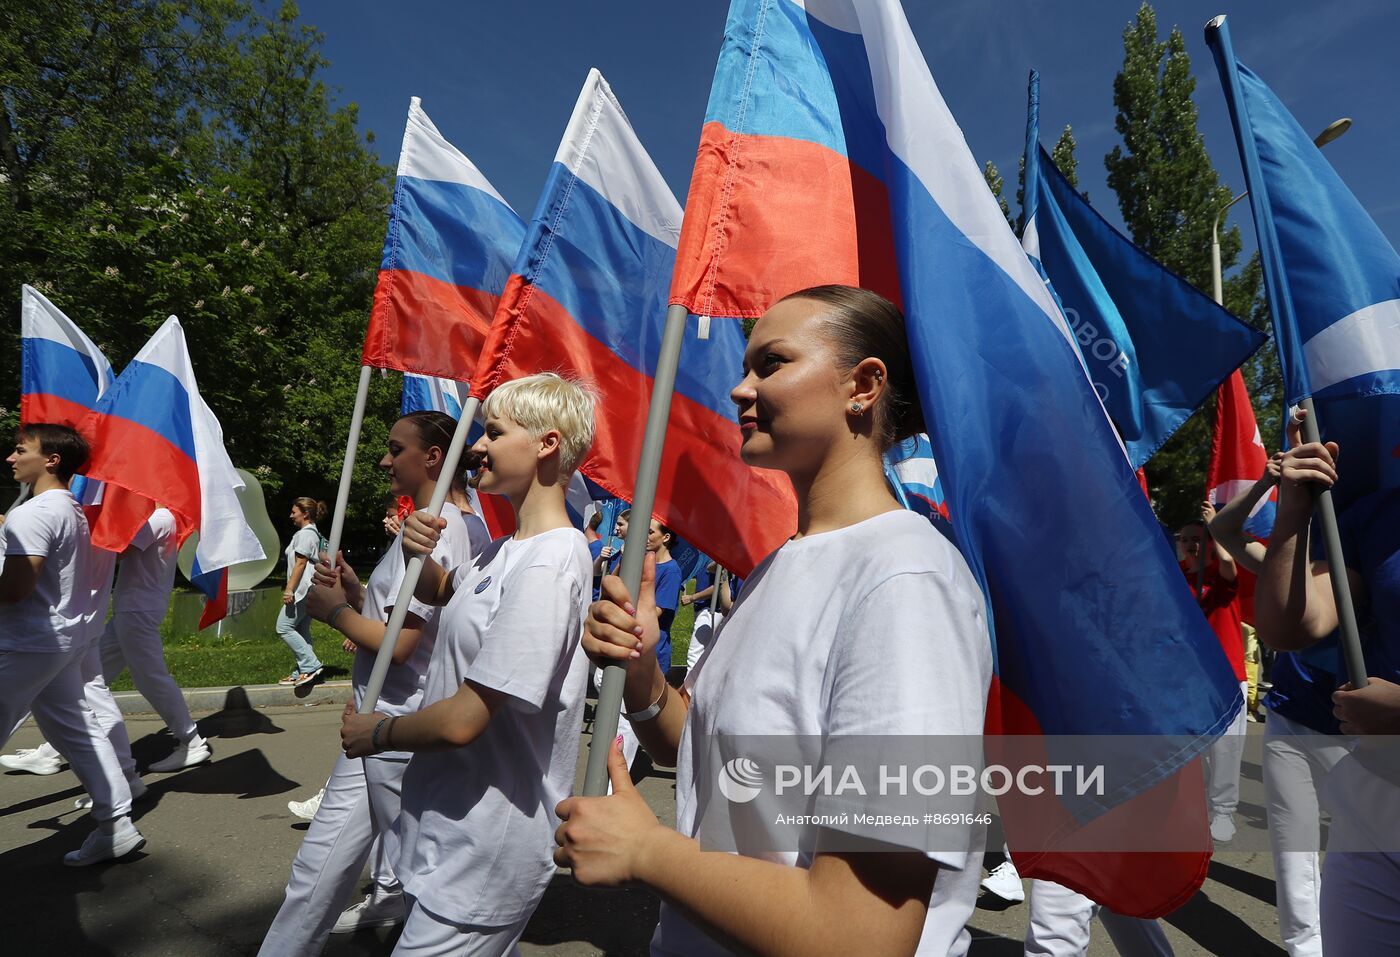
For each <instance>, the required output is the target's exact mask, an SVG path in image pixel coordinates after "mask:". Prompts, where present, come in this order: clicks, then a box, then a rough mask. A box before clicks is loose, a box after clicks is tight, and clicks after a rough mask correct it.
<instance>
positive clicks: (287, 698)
mask: <svg viewBox="0 0 1400 957" xmlns="http://www.w3.org/2000/svg"><path fill="white" fill-rule="evenodd" d="M180 690H181V692H182V693H183V694H184V696H185V704H186V706H188V707H189V709H190V711H234V710H241V709H248V708H294V707H310V706H312V705H324V704H335V705H343V704H344V703H345V701H346V700H347V699H348V698H349V697H350V682H349V681H317V682H314V683H312V684H311V685H309V686H303V687H301V688H293V687H292V686H290V685H235V686H233V687H231V688H181V689H180ZM112 697H113V698H115V699H116V701H117V707H118V708H120V709H121V712H122V714H154V713H155V708H153V707H151V703H150V702H149V701H147V700H146V699H145V697H143V696H142V694H141V693H140V692H139V691H118V692H113V694H112Z"/></svg>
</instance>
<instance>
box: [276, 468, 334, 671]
mask: <svg viewBox="0 0 1400 957" xmlns="http://www.w3.org/2000/svg"><path fill="white" fill-rule="evenodd" d="M325 517H326V503H325V502H318V501H317V500H316V499H314V498H308V497H306V496H302V497H301V498H298V499H296V500H294V501H293V502H292V512H291V515H290V518H291V520H292V524H293V525H294V526H296V532H295V533H293V535H292V540H291V541H290V542H288V543H287V549H286V552H285V554H286V556H287V587H286V588H284V589H282V609H281V611H279V612H278V613H277V637H279V638H281V639H282V640H283V641H285V642H286V643H287V647H289V648H291V649H292V654H293V655H295V656H296V667H295V668H293V669H292V673H291V674H289V675H287V677H285V678H283V679H282V680H281V681H280V682H278V683H279V684H284V685H292V686H294V687H298V688H300V687H301V686H302V685H304V684H307V683H308V682H311V681H315V680H316V679H317V678H319V677H320V676H321V659H320V658H317V657H316V651H315V649H313V648H312V647H311V616H310V615H309V614H307V611H306V593H307V592H308V591H310V590H311V571H312V568H313V567H314V565H315V563H316V559H317V557H318V556H319V555H320V553H321V532H320V529H318V528H317V527H316V523H317V522H319V521H321V520H323V519H324V518H325Z"/></svg>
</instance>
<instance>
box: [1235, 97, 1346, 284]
mask: <svg viewBox="0 0 1400 957" xmlns="http://www.w3.org/2000/svg"><path fill="white" fill-rule="evenodd" d="M1349 129H1351V117H1349V116H1344V117H1342V118H1341V119H1339V120H1333V121H1332V122H1331V123H1328V124H1327V126H1326V128H1325V129H1323V131H1322V132H1321V133H1319V134H1317V135H1316V136H1314V137H1313V143H1314V144H1315V145H1316V146H1317V148H1318V149H1321V148H1322V147H1324V146H1326V145H1327V144H1328V143H1331V142H1332V141H1333V140H1335V139H1338V138H1339V137H1341V135H1342V134H1343V133H1345V132H1346V131H1347V130H1349ZM1248 195H1249V191H1248V190H1246V191H1245V192H1243V193H1240V194H1239V195H1238V196H1236V197H1235V198H1234V199H1232V200H1230V201H1229V202H1228V203H1226V204H1225V205H1224V206H1221V207H1220V210H1219V211H1218V212H1217V213H1216V214H1215V222H1214V223H1212V224H1211V227H1210V269H1211V291H1212V292H1213V293H1214V295H1215V302H1216V304H1217V305H1221V306H1223V305H1224V304H1225V289H1224V282H1223V280H1222V278H1221V275H1220V221H1221V219H1223V218H1224V216H1225V213H1226V212H1227V211H1228V210H1229V208H1230V207H1231V206H1233V205H1235V204H1236V203H1238V202H1239V201H1240V200H1242V199H1244V198H1245V197H1246V196H1248Z"/></svg>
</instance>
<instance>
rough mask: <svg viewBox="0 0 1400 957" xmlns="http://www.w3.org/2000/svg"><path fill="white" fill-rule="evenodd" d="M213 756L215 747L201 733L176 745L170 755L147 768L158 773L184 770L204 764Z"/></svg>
mask: <svg viewBox="0 0 1400 957" xmlns="http://www.w3.org/2000/svg"><path fill="white" fill-rule="evenodd" d="M213 756H214V749H213V748H211V747H210V746H209V742H208V741H206V740H204V739H203V738H201V737H200V736H199V735H195V736H194V737H193V738H191V739H190V740H188V741H185V742H183V743H181V744H177V745H175V750H174V751H173V752H172V753H171V754H170V756H169V757H165V758H161V759H160V760H159V761H155V762H152V764H151V766H150V767H149V768H148V769H147V770H150V771H154V772H156V773H157V774H165V773H166V772H167V771H183V770H184V769H185V768H192V767H194V766H195V765H196V764H203V763H204V762H205V761H208V760H209V759H210V758H212V757H213Z"/></svg>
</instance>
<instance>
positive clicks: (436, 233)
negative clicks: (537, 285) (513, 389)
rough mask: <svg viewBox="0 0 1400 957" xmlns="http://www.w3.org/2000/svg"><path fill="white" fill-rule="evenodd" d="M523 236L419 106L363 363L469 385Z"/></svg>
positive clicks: (413, 111)
mask: <svg viewBox="0 0 1400 957" xmlns="http://www.w3.org/2000/svg"><path fill="white" fill-rule="evenodd" d="M524 236H525V224H524V223H522V222H521V221H520V217H519V216H517V215H516V214H515V211H514V210H513V209H511V208H510V205H509V204H508V203H506V201H505V200H504V199H502V198H501V194H500V193H498V192H496V190H495V188H494V187H493V186H492V185H491V184H490V183H489V182H487V180H486V177H485V176H483V175H482V174H481V171H480V170H478V169H477V168H476V167H475V166H473V165H472V162H471V160H469V159H467V158H466V156H464V155H462V153H461V151H460V150H458V149H457V148H456V147H455V146H453V145H452V144H451V143H449V142H447V140H446V139H444V138H443V135H442V134H441V133H439V132H438V130H437V127H435V126H434V125H433V122H432V120H430V119H428V115H427V114H426V113H424V112H423V108H422V106H421V105H420V101H419V99H418V97H416V96H415V97H414V98H413V99H412V101H411V102H410V103H409V107H408V125H407V126H406V127H405V129H404V134H403V149H402V151H401V152H400V153H399V170H398V181H397V182H396V183H395V185H394V205H393V209H392V210H391V211H390V214H389V230H388V232H387V234H386V235H385V237H384V257H383V261H382V263H381V265H380V268H379V285H378V286H377V287H376V288H375V291H374V306H373V308H372V311H371V312H370V319H369V331H368V333H367V334H366V336H365V347H364V353H363V357H362V360H361V361H362V363H363V364H364V365H367V366H375V367H377V368H381V369H399V370H401V371H403V372H414V373H418V374H419V375H423V376H440V377H442V378H445V379H462V378H465V377H466V375H467V374H468V373H470V371H471V370H472V369H474V368H475V367H476V363H477V358H478V356H479V354H480V352H481V344H482V342H483V341H484V340H485V338H486V331H487V328H488V327H489V326H490V324H491V317H492V315H493V314H494V313H495V311H496V302H497V300H498V299H499V298H500V295H501V291H502V290H503V289H504V288H505V285H506V279H507V278H508V277H509V276H510V269H511V263H512V262H513V261H514V260H515V253H516V250H518V249H519V248H520V242H521V240H522V239H523V238H524Z"/></svg>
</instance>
